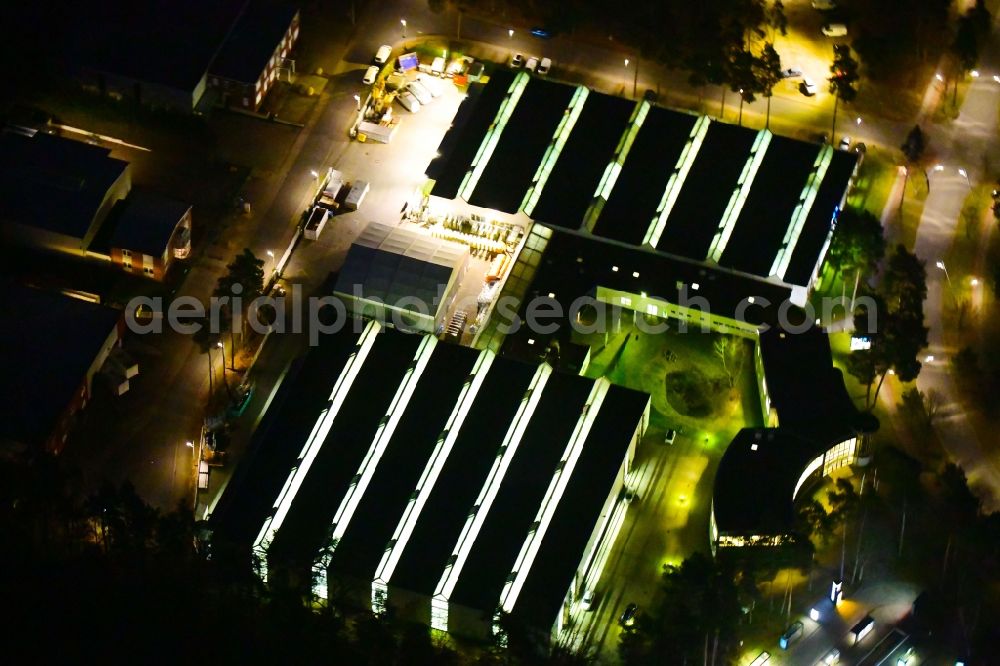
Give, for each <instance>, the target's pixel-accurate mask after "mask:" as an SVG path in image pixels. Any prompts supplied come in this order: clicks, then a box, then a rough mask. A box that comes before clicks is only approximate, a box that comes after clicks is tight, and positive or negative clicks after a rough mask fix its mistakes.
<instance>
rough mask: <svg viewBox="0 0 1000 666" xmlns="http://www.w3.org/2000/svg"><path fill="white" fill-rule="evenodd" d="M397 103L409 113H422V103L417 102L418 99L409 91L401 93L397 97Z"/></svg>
mask: <svg viewBox="0 0 1000 666" xmlns="http://www.w3.org/2000/svg"><path fill="white" fill-rule="evenodd" d="M396 101H397V102H399V105H400V106H402V107H403V108H404V109H406V110H407V111H409V112H410V113H416V112H418V111H420V102H418V101H417V98H416V97H414V96H413V93H411V92H410V91H409V90H404V91H403V92H401V93H399V95H397V96H396Z"/></svg>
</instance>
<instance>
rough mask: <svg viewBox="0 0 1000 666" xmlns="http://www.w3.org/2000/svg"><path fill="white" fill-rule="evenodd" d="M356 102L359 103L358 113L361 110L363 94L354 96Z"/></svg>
mask: <svg viewBox="0 0 1000 666" xmlns="http://www.w3.org/2000/svg"><path fill="white" fill-rule="evenodd" d="M354 102H355V104H357V105H358V113H360V112H361V95H355V96H354Z"/></svg>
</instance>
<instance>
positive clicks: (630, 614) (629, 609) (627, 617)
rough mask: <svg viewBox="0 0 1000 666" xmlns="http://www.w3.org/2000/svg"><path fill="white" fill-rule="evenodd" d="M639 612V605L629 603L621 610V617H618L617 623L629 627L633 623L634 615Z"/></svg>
mask: <svg viewBox="0 0 1000 666" xmlns="http://www.w3.org/2000/svg"><path fill="white" fill-rule="evenodd" d="M638 612H639V606H637V605H636V604H629V605H628V606H626V607H625V610H624V611H623V612H622V614H621V617H619V618H618V623H619V624H620V625H622V626H623V627H631V626H632V625H633V624H635V615H636V613H638Z"/></svg>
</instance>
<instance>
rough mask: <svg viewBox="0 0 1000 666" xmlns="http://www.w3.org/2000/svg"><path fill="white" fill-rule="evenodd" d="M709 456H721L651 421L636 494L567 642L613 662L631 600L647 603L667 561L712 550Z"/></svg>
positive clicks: (638, 463)
mask: <svg viewBox="0 0 1000 666" xmlns="http://www.w3.org/2000/svg"><path fill="white" fill-rule="evenodd" d="M710 464H711V466H713V467H714V465H716V464H718V460H717V459H715V460H712V459H710V457H709V456H708V455H705V454H704V453H703V452H702V450H701V445H700V444H699V443H698V442H696V441H695V439H694V438H692V437H690V436H686V435H678V437H677V440H676V441H675V442H674V444H673V445H672V446H671V445H667V444H664V443H663V430H662V429H657V428H653V427H651V428H650V430H649V431H648V432H647V434H646V437H645V438H644V439H643V441H642V443H641V445H640V446H639V447H638V449H637V452H636V459H635V465H634V467H633V469H632V474H631V477H630V479H629V487H630V488H632V489H633V490H634V492H635V495H636V498H635V499H634V500H633V501H632V503H631V504H630V505H629V508H628V511H627V512H626V515H625V521H624V524H623V525H622V529H621V532H620V533H619V535H618V539H617V541H616V542H615V544H614V546H613V547H612V549H611V551H610V554H609V556H608V559H607V563H606V565H605V568H604V571H603V574H602V576H601V579H600V581H599V582H598V584H597V586H596V587H595V598H594V605H593V608H592V610H591V611H589V612H588V611H584V610H582V609H580V608H576V609H575V610H574V614H573V619H572V620H571V622H572V623H573V624H574V627H573V628H572V629H571V630H570V632H569V638H568V640H567V642H568V644H570V645H572V646H573V647H575V648H578V649H579V648H582V649H583V650H585V651H587V652H590V653H593V654H594V655H595V656H597V657H598V658H600V659H601V661H602V662H603V663H614V662H615V661H616V660H617V654H618V638H619V635H620V634H621V628H620V626H619V624H618V618H619V616H620V615H621V613H622V611H623V610H624V609H625V606H627V605H628V604H630V603H636V604H638V606H639V612H640V613H641V612H643V610H644V609H647V608H649V607H650V605H651V604H652V602H653V597H654V595H655V594H656V593H657V591H658V589H659V582H660V575H661V572H662V570H663V565H664V564H666V563H673V564H679V563H680V561H681V560H682V559H683V558H684V557H686V556H687V555H689V554H691V553H692V552H694V551H696V550H702V551H707V550H708V513H709V509H710V506H709V504H710V502H709V498H710V497H711V494H710V493H711V483H712V474H711V473H706V472H711V471H712V470H709V466H710Z"/></svg>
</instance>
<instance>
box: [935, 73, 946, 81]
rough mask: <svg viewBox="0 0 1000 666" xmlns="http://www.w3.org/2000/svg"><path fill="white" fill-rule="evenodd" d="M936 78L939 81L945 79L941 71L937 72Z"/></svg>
mask: <svg viewBox="0 0 1000 666" xmlns="http://www.w3.org/2000/svg"><path fill="white" fill-rule="evenodd" d="M934 78H935V79H937V80H938V81H944V77H943V76H941V72H938V73H937V74H935V75H934Z"/></svg>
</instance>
